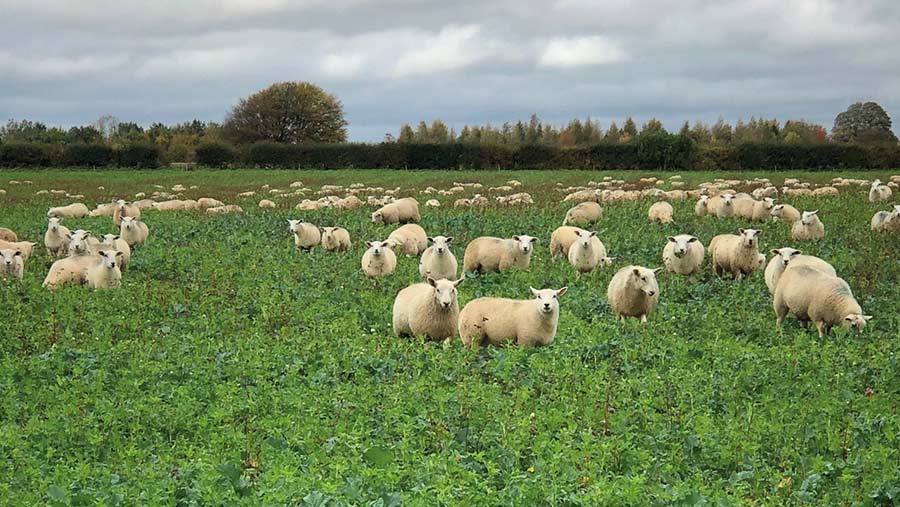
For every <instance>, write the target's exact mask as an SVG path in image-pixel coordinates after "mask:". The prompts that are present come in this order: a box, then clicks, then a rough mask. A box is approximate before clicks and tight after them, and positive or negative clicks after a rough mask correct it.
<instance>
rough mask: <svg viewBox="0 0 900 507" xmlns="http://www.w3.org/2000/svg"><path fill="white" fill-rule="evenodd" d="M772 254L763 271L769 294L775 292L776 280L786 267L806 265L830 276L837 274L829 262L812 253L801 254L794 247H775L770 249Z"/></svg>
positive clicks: (779, 278)
mask: <svg viewBox="0 0 900 507" xmlns="http://www.w3.org/2000/svg"><path fill="white" fill-rule="evenodd" d="M772 255H773V256H774V257H772V260H771V261H769V265H768V266H766V271H765V279H766V287H768V288H769V293H770V294H775V288H776V287H778V281H779V280H781V275H782V274H784V271H785V270H786V269H787V268H788V267H790V268H794V267H797V266H807V267H810V268H815V269H818V270H819V271H821V272H823V273H826V274H829V275H831V276H837V271H835V269H834V266H832V265H831V264H829V263H827V262H826V261H824V260H822V259H820V258H818V257H816V256H813V255H803V252H802V251H800V250H797V249H794V248H790V247H784V248H776V249H774V250H772Z"/></svg>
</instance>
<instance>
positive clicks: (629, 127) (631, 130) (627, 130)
mask: <svg viewBox="0 0 900 507" xmlns="http://www.w3.org/2000/svg"><path fill="white" fill-rule="evenodd" d="M622 133H623V134H625V135H627V136H628V139H634V138H635V137H636V136H637V134H638V131H637V125H635V123H634V120H632V119H631V116H629V117H628V118H626V119H625V125H623V126H622Z"/></svg>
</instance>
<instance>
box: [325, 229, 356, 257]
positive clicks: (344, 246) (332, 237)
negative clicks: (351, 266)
mask: <svg viewBox="0 0 900 507" xmlns="http://www.w3.org/2000/svg"><path fill="white" fill-rule="evenodd" d="M320 230H321V231H322V248H324V249H325V250H326V251H328V252H346V251H347V250H350V233H349V232H347V229H344V228H343V227H321V228H320Z"/></svg>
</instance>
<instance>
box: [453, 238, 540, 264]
mask: <svg viewBox="0 0 900 507" xmlns="http://www.w3.org/2000/svg"><path fill="white" fill-rule="evenodd" d="M536 241H537V238H534V237H532V236H525V235H521V236H513V237H512V238H510V239H503V238H493V237H490V236H482V237H480V238H475V239H473V240H472V241H471V242H469V244H468V245H466V251H465V254H464V255H463V271H464V272H471V271H478V272H480V273H488V272H491V271H500V272H503V271H506V270H507V269H510V268H514V267H515V268H522V269H525V268H527V267H528V265H529V264H530V263H531V252H532V251H533V250H534V243H535V242H536Z"/></svg>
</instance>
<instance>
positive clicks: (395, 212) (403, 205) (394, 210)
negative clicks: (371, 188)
mask: <svg viewBox="0 0 900 507" xmlns="http://www.w3.org/2000/svg"><path fill="white" fill-rule="evenodd" d="M420 220H422V216H421V215H420V214H419V203H418V201H416V200H415V199H413V198H412V197H404V198H403V199H397V200H396V201H394V202H392V203H389V204H385V205H384V206H382V207H381V208H378V209H377V210H376V211H375V212H374V213H372V222H374V223H376V224H383V225H389V224H405V223H411V222H419V221H420Z"/></svg>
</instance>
